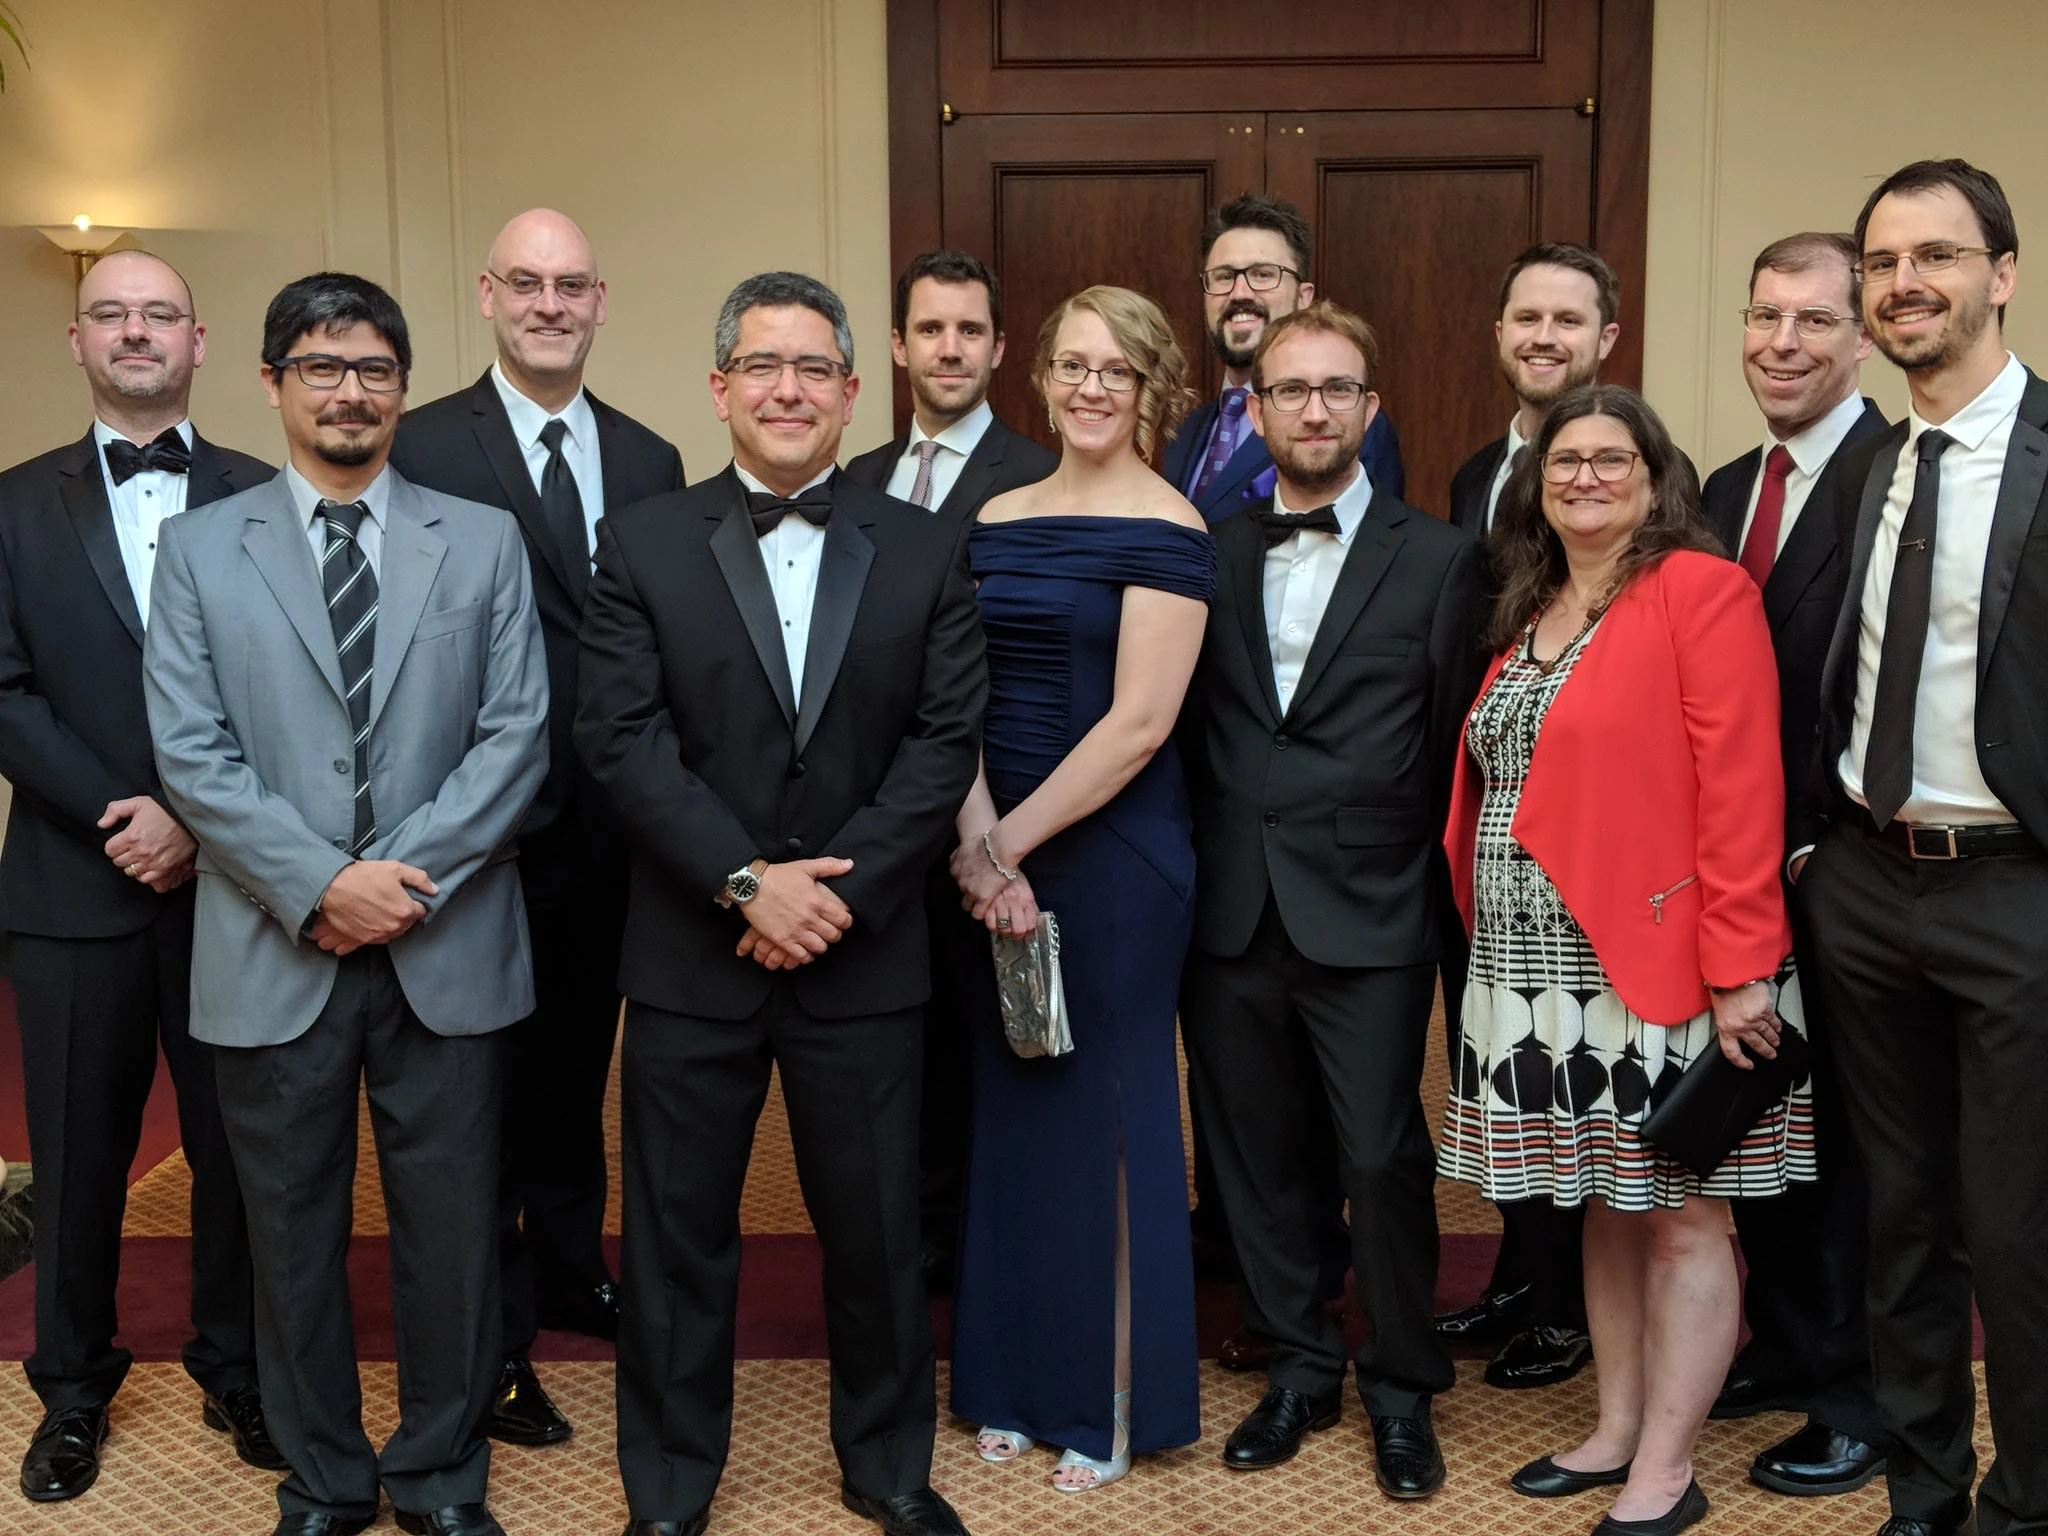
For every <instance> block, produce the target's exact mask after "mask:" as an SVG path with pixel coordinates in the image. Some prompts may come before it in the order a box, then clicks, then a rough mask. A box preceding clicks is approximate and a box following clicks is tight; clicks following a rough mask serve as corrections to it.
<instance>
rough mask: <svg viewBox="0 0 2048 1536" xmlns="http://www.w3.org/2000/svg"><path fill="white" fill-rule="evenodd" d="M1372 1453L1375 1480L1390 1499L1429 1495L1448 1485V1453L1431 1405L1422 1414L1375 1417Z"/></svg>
mask: <svg viewBox="0 0 2048 1536" xmlns="http://www.w3.org/2000/svg"><path fill="white" fill-rule="evenodd" d="M1372 1453H1373V1480H1374V1481H1375V1482H1377V1483H1378V1484H1379V1485H1380V1492H1381V1493H1384V1494H1385V1495H1386V1496H1387V1497H1388V1498H1390V1499H1426V1498H1428V1497H1429V1496H1430V1495H1431V1494H1432V1493H1435V1492H1436V1491H1437V1489H1439V1488H1441V1487H1443V1485H1444V1453H1443V1452H1442V1450H1440V1449H1439V1448H1438V1446H1437V1443H1436V1430H1435V1429H1433V1428H1432V1427H1431V1426H1430V1422H1429V1410H1428V1409H1427V1408H1425V1409H1424V1410H1423V1412H1422V1416H1421V1417H1420V1418H1414V1419H1396V1418H1384V1419H1383V1418H1374V1419H1373V1421H1372Z"/></svg>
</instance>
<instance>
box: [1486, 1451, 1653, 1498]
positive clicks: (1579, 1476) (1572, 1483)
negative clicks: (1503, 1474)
mask: <svg viewBox="0 0 2048 1536" xmlns="http://www.w3.org/2000/svg"><path fill="white" fill-rule="evenodd" d="M1632 1465H1634V1463H1632V1462H1626V1461H1625V1462H1623V1463H1622V1464H1621V1465H1620V1466H1618V1467H1613V1468H1610V1469H1609V1470H1608V1471H1605V1472H1575V1471H1573V1470H1572V1469H1571V1468H1570V1467H1560V1466H1559V1465H1558V1464H1557V1463H1556V1462H1554V1461H1552V1460H1551V1459H1550V1458H1549V1457H1548V1456H1539V1457H1537V1458H1536V1459H1535V1460H1534V1461H1532V1462H1530V1463H1529V1465H1527V1466H1526V1467H1524V1468H1522V1470H1521V1471H1519V1472H1517V1473H1516V1474H1515V1475H1514V1476H1513V1477H1511V1478H1509V1479H1508V1486H1509V1487H1510V1488H1512V1489H1514V1490H1515V1492H1517V1493H1521V1494H1527V1495H1528V1496H1529V1497H1530V1498H1532V1499H1568V1498H1570V1497H1571V1496H1572V1495H1573V1494H1575V1493H1584V1492H1585V1491H1586V1490H1587V1489H1589V1488H1614V1487H1618V1486H1619V1485H1621V1484H1622V1483H1625V1482H1627V1481H1628V1469H1629V1468H1630V1467H1631V1466H1632Z"/></svg>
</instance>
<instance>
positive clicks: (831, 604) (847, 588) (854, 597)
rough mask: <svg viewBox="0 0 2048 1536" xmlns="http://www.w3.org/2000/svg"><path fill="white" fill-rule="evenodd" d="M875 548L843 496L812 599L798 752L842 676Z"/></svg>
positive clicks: (830, 523) (830, 525)
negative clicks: (854, 621)
mask: <svg viewBox="0 0 2048 1536" xmlns="http://www.w3.org/2000/svg"><path fill="white" fill-rule="evenodd" d="M874 563H875V546H874V545H873V544H872V543H870V542H869V541H868V536H867V535H866V534H864V533H862V532H861V531H860V528H859V527H858V526H856V524H855V522H854V519H853V517H852V516H851V515H850V514H849V512H848V510H847V508H846V506H845V504H844V498H838V499H837V504H836V505H835V506H834V507H833V510H832V517H831V520H830V521H828V522H827V523H826V524H825V547H824V549H823V550H821V551H820V552H819V555H818V593H817V596H816V598H815V599H813V601H812V603H811V634H810V639H809V640H808V641H807V642H806V643H805V646H804V691H803V706H802V708H801V709H800V710H799V711H798V713H797V717H796V751H797V752H798V753H801V752H802V751H803V749H804V747H805V746H806V745H807V744H808V743H809V742H810V739H811V732H812V731H814V730H816V729H817V728H818V716H819V715H821V714H822V713H823V712H824V709H825V701H826V700H827V699H828V698H830V697H831V695H832V685H833V684H834V683H835V682H837V681H838V679H839V664H840V663H841V662H842V661H844V660H845V659H846V641H847V638H848V637H849V636H850V635H851V634H852V633H853V620H854V616H855V615H856V614H857V613H859V611H860V598H861V593H862V592H863V591H864V590H865V589H866V587H867V584H868V567H869V566H871V565H873V564H874Z"/></svg>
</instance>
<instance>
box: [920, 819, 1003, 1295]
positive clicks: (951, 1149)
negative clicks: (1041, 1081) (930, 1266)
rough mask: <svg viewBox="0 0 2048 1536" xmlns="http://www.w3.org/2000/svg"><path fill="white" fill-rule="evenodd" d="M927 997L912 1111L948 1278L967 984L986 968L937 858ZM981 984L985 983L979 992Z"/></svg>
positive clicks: (961, 1158)
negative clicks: (919, 1087)
mask: <svg viewBox="0 0 2048 1536" xmlns="http://www.w3.org/2000/svg"><path fill="white" fill-rule="evenodd" d="M924 910H925V925H926V927H927V928H928V929H929V930H930V935H931V951H932V997H931V1001H930V1002H929V1003H927V1004H926V1005H925V1010H924V1094H923V1102H922V1103H921V1105H920V1106H919V1109H918V1128H917V1199H918V1218H919V1229H920V1231H921V1233H922V1235H923V1242H924V1247H925V1249H926V1250H927V1251H929V1252H930V1253H932V1254H933V1255H934V1256H935V1257H936V1258H938V1259H941V1260H943V1262H944V1263H945V1265H946V1268H947V1271H948V1273H949V1274H950V1272H951V1269H952V1263H953V1256H954V1251H955V1250H956V1249H957V1248H958V1246H959V1242H960V1203H961V1200H962V1199H963V1198H964V1197H965V1195H966V1190H967V1139H968V1131H969V1128H970V1126H971V1124H972V1117H971V1113H970V1109H969V1105H970V1103H971V1099H972V1095H973V1092H974V1074H973V1072H972V1071H971V1070H970V1065H971V1060H972V1057H971V1053H970V1052H969V1051H968V1048H967V1042H968V1033H967V1032H968V1029H969V1028H970V1026H969V1024H968V1022H967V1020H968V1012H967V996H968V978H969V976H970V975H972V974H973V972H974V969H975V968H976V967H979V968H980V969H981V970H982V971H987V970H988V969H989V968H990V964H991V961H990V958H989V956H990V951H989V942H988V941H989V934H988V929H987V928H986V927H985V926H983V925H982V924H980V923H977V922H976V921H975V920H974V919H973V918H972V917H970V916H968V914H967V913H966V912H965V911H963V910H962V909H961V906H960V887H959V886H957V885H955V884H954V883H953V876H952V872H951V870H950V869H949V868H948V863H947V860H945V859H941V860H940V861H939V862H938V864H936V865H935V866H934V867H933V868H932V870H931V871H930V872H929V874H928V876H927V878H926V880H925V898H924ZM985 986H986V984H984V990H985Z"/></svg>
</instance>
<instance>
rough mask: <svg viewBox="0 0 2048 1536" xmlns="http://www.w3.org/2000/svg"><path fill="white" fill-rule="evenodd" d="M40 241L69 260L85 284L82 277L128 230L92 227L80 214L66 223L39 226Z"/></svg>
mask: <svg viewBox="0 0 2048 1536" xmlns="http://www.w3.org/2000/svg"><path fill="white" fill-rule="evenodd" d="M36 227H37V228H38V229H40V230H41V231H42V234H43V238H44V239H46V240H48V241H49V242H50V244H52V245H54V246H56V247H57V248H58V249H59V250H61V251H63V252H65V253H66V254H67V255H69V256H70V258H71V266H72V271H73V275H74V277H75V278H76V280H77V281H78V282H81V283H82V282H84V281H85V274H86V273H88V272H90V271H91V270H92V264H93V263H94V262H96V261H98V260H99V259H100V258H101V257H102V256H104V255H106V253H107V247H109V246H111V245H112V244H113V243H114V242H115V241H116V240H119V239H120V238H121V237H122V236H123V235H125V234H127V233H128V231H127V230H125V229H108V228H106V227H104V226H103V225H99V224H95V223H93V221H92V220H91V219H90V218H88V217H87V216H86V215H84V214H82V213H81V214H80V215H79V216H78V217H77V218H75V219H73V220H72V221H71V222H70V223H69V224H39V225H37V226H36Z"/></svg>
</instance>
